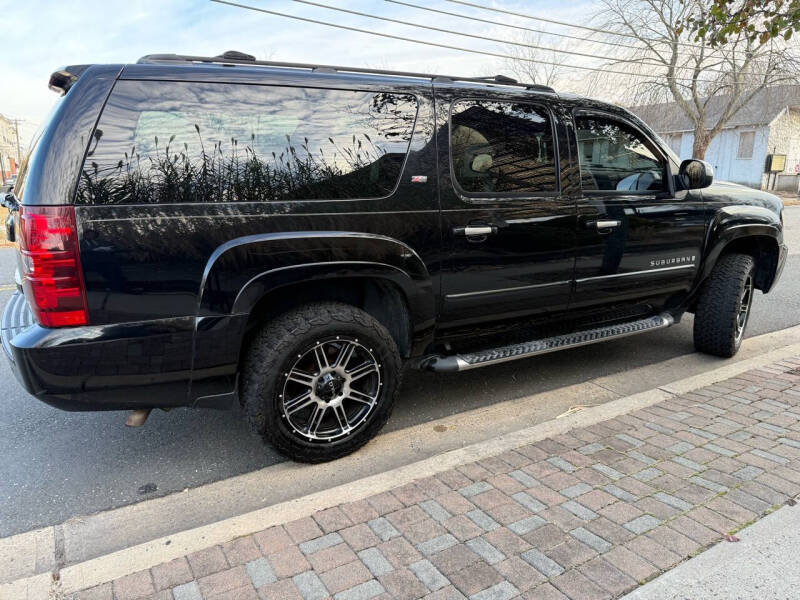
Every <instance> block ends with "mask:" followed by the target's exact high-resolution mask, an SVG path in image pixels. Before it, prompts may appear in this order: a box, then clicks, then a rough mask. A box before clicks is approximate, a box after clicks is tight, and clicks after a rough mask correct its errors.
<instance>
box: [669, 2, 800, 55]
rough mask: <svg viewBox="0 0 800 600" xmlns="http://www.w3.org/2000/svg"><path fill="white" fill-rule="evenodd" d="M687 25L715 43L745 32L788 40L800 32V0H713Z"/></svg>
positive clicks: (761, 38)
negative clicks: (796, 32)
mask: <svg viewBox="0 0 800 600" xmlns="http://www.w3.org/2000/svg"><path fill="white" fill-rule="evenodd" d="M684 26H685V27H686V29H687V30H688V31H690V32H692V33H694V34H696V36H697V39H698V40H705V41H706V42H708V43H709V44H711V45H712V46H718V45H720V44H726V43H727V42H728V39H729V38H730V37H731V36H736V35H742V34H744V35H746V36H747V37H748V38H749V39H750V40H751V41H759V42H761V43H764V42H766V41H767V40H769V39H772V38H777V37H783V38H784V39H786V40H788V39H789V38H791V37H792V34H793V33H794V32H795V31H800V0H711V2H710V6H708V8H707V10H705V11H703V12H701V13H700V14H698V15H692V16H690V17H689V18H687V19H686V22H685V23H684Z"/></svg>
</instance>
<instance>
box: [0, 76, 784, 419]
mask: <svg viewBox="0 0 800 600" xmlns="http://www.w3.org/2000/svg"><path fill="white" fill-rule="evenodd" d="M120 70H121V71H120ZM117 76H119V77H118V78H119V80H123V81H125V82H126V85H121V86H119V90H118V91H119V92H120V93H124V92H125V90H131V89H136V86H131V85H127V84H128V83H135V82H137V81H139V82H149V83H153V82H158V81H162V80H163V81H169V82H183V83H186V84H192V83H200V82H202V83H226V84H242V85H257V86H298V87H312V88H333V89H339V90H360V91H370V92H392V93H399V94H409V95H413V96H414V97H415V98H416V99H417V102H418V112H417V115H416V121H415V123H414V132H413V137H412V139H411V141H410V149H409V153H408V156H407V158H406V161H405V164H404V165H403V170H402V173H401V175H400V177H399V182H398V184H397V186H396V188H395V189H394V190H393V191H392V192H391V193H390V194H388V195H386V196H384V197H379V198H370V199H362V198H353V199H339V200H334V199H317V200H278V201H273V202H248V201H236V202H217V201H213V202H207V203H195V202H188V203H187V202H183V203H158V204H156V203H153V204H150V203H139V204H106V205H103V204H93V203H88V202H85V201H82V202H80V203H78V204H77V205H76V216H77V222H78V229H79V236H80V240H81V261H82V266H83V271H84V280H85V282H86V289H87V301H88V304H89V315H90V323H91V325H89V326H86V327H78V328H68V329H56V330H48V329H45V328H42V327H39V326H33V327H31V328H29V329H28V330H26V331H24V332H23V333H21V334H19V335H17V336H16V337H15V338H14V339H13V340H10V346H11V348H12V354H13V357H12V359H13V361H14V363H15V371H16V372H17V373H18V376H19V377H20V379H21V381H22V382H23V383H24V385H25V387H26V389H28V390H29V391H30V392H31V393H32V394H34V395H36V396H37V397H39V398H41V399H43V400H44V401H47V402H50V403H52V404H55V405H57V406H60V407H62V408H67V409H80V410H83V409H120V408H131V407H142V406H176V405H198V406H224V405H229V404H230V402H232V401H233V400H234V399H235V397H236V385H237V373H238V366H239V361H240V359H241V352H242V348H243V345H244V344H245V343H246V340H247V335H248V333H249V332H250V331H251V330H252V328H253V327H254V326H256V325H257V324H258V322H259V321H258V319H259V317H260V316H263V314H267V315H268V314H270V311H271V310H280V309H281V307H285V306H287V305H288V304H290V303H291V302H292V301H293V300H294V299H296V298H302V299H306V300H307V299H309V298H314V297H317V296H319V297H324V298H331V297H332V298H341V297H346V298H351V297H352V299H353V301H354V302H360V303H362V305H363V306H365V307H367V308H368V309H370V310H374V311H375V314H376V315H378V316H379V318H382V319H383V320H384V323H385V324H386V325H387V327H389V328H390V330H391V331H392V333H393V335H395V337H396V339H397V340H398V344H399V346H400V347H401V349H402V351H403V352H404V354H405V356H406V357H408V358H417V357H420V356H423V355H425V354H426V353H430V352H432V351H435V350H437V349H440V348H442V347H443V346H444V345H445V344H447V343H448V342H451V341H457V340H462V339H470V340H471V341H472V342H473V343H477V344H479V343H480V340H481V339H484V340H487V341H486V342H485V343H487V344H488V343H489V342H488V339H489V338H488V337H486V336H488V335H490V334H494V333H496V332H497V331H499V330H502V329H517V328H519V327H524V326H527V325H529V324H531V323H546V324H549V325H554V324H555V325H558V326H560V327H561V328H562V329H570V328H575V327H578V326H579V325H576V324H579V323H581V322H582V321H584V322H585V320H586V319H591V320H593V322H597V321H603V320H606V321H608V320H614V319H620V318H625V315H633V314H636V315H643V314H654V313H657V312H660V311H662V310H665V309H667V310H670V311H672V312H673V314H674V315H675V316H676V317H677V318H679V317H680V314H681V313H682V312H683V311H684V310H687V309H690V308H691V304H692V300H693V297H694V295H695V293H696V291H697V289H698V286H699V285H700V283H701V282H702V280H703V279H704V277H706V276H707V274H708V273H709V272H710V270H711V268H713V264H714V262H715V261H716V260H717V258H718V257H719V255H720V253H721V252H723V251H724V250H725V248H726V246H727V245H728V244H730V243H738V244H743V243H744V244H746V243H750V242H753V243H757V244H759V248H760V252H761V253H762V254H763V256H762V257H761V258H760V262H759V265H763V272H764V273H765V275H763V277H762V279H761V280H760V281H759V282H757V283H759V284H760V287H762V289H764V291H768V290H769V288H770V287H771V286H772V285H773V283H774V281H775V279H776V278H777V276H778V275H779V274H780V269H781V267H782V264H783V261H784V260H785V246H783V238H782V223H781V217H780V211H781V206H780V202H779V201H778V200H777V199H776V198H774V196H771V195H769V194H763V193H760V192H755V191H753V190H749V189H745V188H739V187H735V186H726V185H720V184H715V185H713V186H711V187H710V188H707V189H704V190H686V189H683V186H682V184H681V181H680V178H679V177H677V173H678V169H679V165H678V164H677V162H676V161H675V159H674V157H672V156H671V155H670V153H669V151H668V150H667V149H666V148H665V147H664V145H663V144H662V143H661V142H660V141H658V140H657V138H656V136H655V135H654V134H653V133H652V132H651V131H650V130H649V129H648V128H647V126H646V125H645V124H643V123H641V122H640V121H638V120H637V119H636V118H635V117H633V116H632V115H630V114H629V113H627V112H626V111H624V110H623V109H620V108H617V107H612V106H609V105H606V104H603V103H598V102H593V101H590V100H586V99H580V98H573V97H563V96H558V95H556V94H554V93H548V92H545V91H528V90H524V89H522V88H512V87H505V86H494V85H485V84H479V83H467V82H452V81H435V82H433V83H431V82H430V81H426V80H421V79H418V78H412V77H397V76H386V75H380V76H376V75H365V74H340V73H323V72H310V71H307V70H301V69H277V68H268V67H247V66H235V67H223V66H221V65H211V64H203V65H152V64H143V65H129V66H126V67H124V68H122V69H121V68H120V67H119V66H113V65H112V66H106V67H90V68H89V69H88V70H87V71H85V72H84V73H83V74H82V75H81V77H80V78H79V79H78V81H77V82H76V83H75V84H74V85H73V86H72V88H71V89H70V91H69V92H68V93H67V95H66V96H65V98H64V99H63V100H62V101H61V105H60V106H59V108H58V110H57V111H56V113H55V115H54V117H53V120H52V122H51V124H50V126H49V127H48V128H47V130H46V131H45V133H44V136H43V137H42V141H41V142H40V143H39V145H38V146H37V148H36V150H35V152H34V155H33V158H32V159H31V161H30V165H31V166H30V170H29V175H28V180H27V182H26V183H25V187H24V188H23V190H22V191H21V196H22V201H23V203H25V204H63V203H69V202H72V200H73V197H74V195H75V190H76V188H77V181H78V173H79V172H80V169H81V164H82V163H83V160H84V156H85V154H86V153H87V150H88V151H90V152H91V143H92V142H96V141H97V138H96V137H95V136H94V135H93V128H94V127H95V123H97V121H98V118H99V117H100V113H101V109H102V106H103V104H104V103H105V102H106V101H107V99H108V97H109V94H112V98H113V94H115V93H117V91H113V92H112V91H111V90H112V86H113V85H114V80H115V79H116V78H117ZM139 89H144V88H141V87H140V88H139ZM231 89H233V88H231ZM460 99H478V100H481V99H483V100H491V101H493V102H511V103H529V104H532V105H535V106H536V107H537V110H539V109H540V110H541V111H542V112H543V113H544V114H546V115H547V117H548V119H549V120H550V124H551V126H552V131H553V135H554V139H555V148H554V150H555V159H556V160H555V165H554V168H555V169H556V170H557V171H556V175H557V180H556V185H555V186H554V188H553V189H552V190H550V191H547V190H544V191H541V192H536V193H519V194H510V195H509V194H498V195H489V194H474V193H470V194H465V193H463V192H462V191H460V189H459V188H458V186H456V185H454V174H453V171H452V161H451V156H450V128H449V121H450V107H451V104H452V103H453V102H455V101H458V100H460ZM231 102H236V97H235V95H234V96H233V97H231ZM578 109H580V110H594V111H601V112H602V113H604V114H610V115H612V116H615V117H616V118H619V119H623V120H625V121H626V122H628V123H629V124H631V125H632V126H635V127H636V128H638V129H639V130H641V131H642V132H643V134H644V135H646V136H648V137H649V138H651V140H652V143H653V144H654V145H655V146H656V147H657V148H658V149H659V150H660V153H661V154H663V159H664V161H665V165H666V166H665V168H666V177H667V182H668V185H669V189H668V193H666V194H663V193H662V194H657V193H653V194H625V195H623V194H620V193H616V192H612V193H605V194H604V193H597V192H594V193H584V191H583V190H582V187H581V176H580V168H579V162H578V153H577V142H576V137H575V131H574V126H573V119H574V112H575V111H576V110H578ZM603 219H614V220H620V221H621V222H622V223H623V226H622V227H620V228H619V230H618V231H617V232H615V233H611V234H610V235H602V234H600V233H598V231H597V230H596V229H592V228H591V227H589V226H588V225H589V224H591V223H593V222H596V221H597V220H603ZM466 226H490V227H492V228H493V229H492V232H491V233H489V234H487V235H480V236H470V237H467V236H464V235H461V234H460V233H459V230H461V229H463V228H464V227H466ZM686 256H693V257H695V258H694V259H693V260H692V261H691V264H688V265H687V268H682V269H671V270H663V269H660V268H659V267H661V266H664V265H662V263H661V262H659V261H670V260H672V259H675V258H676V257H686ZM367 284H369V285H367Z"/></svg>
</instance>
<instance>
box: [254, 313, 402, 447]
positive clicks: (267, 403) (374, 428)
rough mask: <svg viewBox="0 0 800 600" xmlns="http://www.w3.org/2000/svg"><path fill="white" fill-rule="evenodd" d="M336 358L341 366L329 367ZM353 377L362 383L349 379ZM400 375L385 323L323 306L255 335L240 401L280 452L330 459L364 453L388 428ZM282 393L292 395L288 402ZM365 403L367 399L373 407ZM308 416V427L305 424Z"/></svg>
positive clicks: (281, 320)
mask: <svg viewBox="0 0 800 600" xmlns="http://www.w3.org/2000/svg"><path fill="white" fill-rule="evenodd" d="M350 348H352V350H349V349H350ZM347 351H350V354H349V356H347V357H346V359H347V360H345V357H344V356H343V355H344V354H346V353H347ZM353 360H360V361H362V364H360V365H357V367H352V365H349V364H348V362H347V361H353ZM308 361H310V362H308ZM320 361H324V365H325V366H324V367H323V362H320ZM336 361H338V362H341V363H343V364H341V365H333V366H331V365H329V364H328V362H331V363H333V362H336ZM371 362H372V365H370V363H371ZM301 363H302V364H301ZM312 364H313V368H312V367H309V365H312ZM316 365H319V367H317V366H316ZM362 367H363V368H362ZM330 369H334V370H330ZM312 370H314V371H316V374H315V373H312ZM328 370H330V371H328ZM364 371H366V374H364V373H363V372H364ZM355 372H359V375H358V376H357V377H358V380H356V379H352V380H351V379H350V378H352V377H356V376H355V375H353V373H355ZM290 373H292V374H293V376H290V375H289V374H290ZM401 373H402V372H401V360H400V353H399V352H398V350H397V345H396V344H395V342H394V339H393V338H392V336H391V335H390V334H389V332H388V331H387V330H386V328H385V327H383V325H381V324H380V323H379V322H378V321H377V320H375V319H374V318H373V317H372V316H370V315H369V314H367V313H366V312H364V311H363V310H360V309H358V308H355V307H354V306H350V305H348V304H343V303H340V302H317V303H311V304H306V305H303V306H300V307H298V308H295V309H293V310H291V311H289V312H287V313H284V314H283V315H280V316H279V317H277V318H275V319H273V320H272V321H270V322H268V323H267V324H266V325H264V326H263V327H262V328H261V330H260V331H258V332H257V333H256V334H255V336H254V337H253V339H252V341H251V343H250V346H249V348H248V351H247V355H246V357H245V362H244V365H243V370H242V399H243V403H244V406H245V412H246V414H247V416H248V420H249V421H250V425H251V426H252V428H253V430H254V431H256V432H257V433H259V434H261V435H263V436H264V437H265V438H266V440H267V442H269V443H270V444H271V445H272V446H273V447H274V448H275V449H276V450H278V451H279V452H280V453H281V454H283V455H285V456H287V457H288V458H291V459H293V460H296V461H299V462H325V461H329V460H334V459H336V458H340V457H342V456H345V455H347V454H350V453H351V452H354V451H355V450H357V449H359V448H360V447H361V446H363V445H364V444H366V443H367V442H368V441H369V440H370V439H372V438H373V437H374V436H375V435H376V434H377V433H378V431H380V429H381V428H382V427H383V426H384V425H385V424H386V421H388V419H389V416H390V415H391V413H392V408H393V407H394V402H395V399H396V397H397V394H398V392H399V389H400V380H401ZM295 374H296V376H297V377H300V378H302V380H303V381H302V382H301V381H299V380H298V379H295V378H294V376H295ZM326 378H327V380H326ZM351 386H352V387H351ZM364 386H366V387H364ZM356 388H359V389H356ZM284 393H285V394H286V396H287V397H288V396H289V395H292V396H293V398H292V399H287V401H286V402H284V399H283V396H284ZM356 394H361V395H360V396H358V397H354V398H350V396H351V395H353V396H355V395H356ZM373 397H374V399H373ZM360 398H369V399H370V401H371V402H372V404H371V406H368V403H367V402H365V401H364V400H363V399H360ZM287 405H290V406H288V407H287ZM297 407H301V408H297ZM306 411H308V416H307V417H306ZM318 413H321V415H320V416H316V415H317V414H318ZM340 415H341V416H340ZM351 416H352V418H353V420H354V424H353V428H352V429H351V430H347V428H348V427H350V422H349V420H348V419H349V418H350V417H351ZM334 418H335V420H334ZM303 419H307V423H306V424H307V428H303V427H301V426H300V425H301V421H302V420H303ZM343 422H344V423H346V424H347V425H343V424H342V423H343ZM326 424H327V425H326ZM314 425H316V427H314ZM323 427H327V429H322V428H323ZM337 427H338V429H339V430H340V431H338V432H337ZM312 429H313V431H312ZM321 429H322V431H321V432H320V430H321ZM346 430H347V431H346ZM323 434H324V435H325V436H327V437H322V438H320V439H317V436H320V435H323Z"/></svg>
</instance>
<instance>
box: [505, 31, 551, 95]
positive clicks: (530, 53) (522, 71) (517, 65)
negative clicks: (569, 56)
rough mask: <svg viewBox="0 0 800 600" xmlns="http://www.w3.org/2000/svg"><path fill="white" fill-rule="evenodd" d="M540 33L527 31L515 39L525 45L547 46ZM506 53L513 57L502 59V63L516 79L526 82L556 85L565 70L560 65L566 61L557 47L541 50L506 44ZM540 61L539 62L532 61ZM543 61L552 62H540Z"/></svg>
mask: <svg viewBox="0 0 800 600" xmlns="http://www.w3.org/2000/svg"><path fill="white" fill-rule="evenodd" d="M542 37H543V36H542V35H541V34H534V33H528V34H525V35H523V36H520V38H519V39H517V40H515V41H516V42H518V43H519V44H527V46H547V41H546V40H545V41H544V42H543V41H542ZM506 54H508V55H510V56H513V57H514V58H507V59H504V61H503V65H504V66H505V68H506V69H508V70H509V71H511V73H513V74H514V77H515V78H516V79H519V80H520V81H524V82H526V83H538V84H541V85H549V86H551V87H553V86H555V85H557V82H558V81H559V79H560V77H561V76H563V75H564V73H565V70H564V68H562V65H563V64H564V63H565V62H566V60H565V55H563V54H560V53H559V52H558V51H557V49H555V50H554V51H550V52H548V51H542V50H538V49H536V48H531V47H526V46H519V45H515V44H508V45H507V46H506ZM534 61H541V62H534ZM543 62H546V63H552V64H542V63H543Z"/></svg>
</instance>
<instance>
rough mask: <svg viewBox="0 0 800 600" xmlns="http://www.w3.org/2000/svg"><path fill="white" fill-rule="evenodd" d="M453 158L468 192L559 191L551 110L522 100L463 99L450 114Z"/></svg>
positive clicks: (460, 183)
mask: <svg viewBox="0 0 800 600" xmlns="http://www.w3.org/2000/svg"><path fill="white" fill-rule="evenodd" d="M450 158H451V164H452V170H453V176H454V178H455V181H456V183H457V184H458V187H460V188H461V191H462V192H464V193H466V194H467V195H478V196H498V195H507V194H521V195H524V194H535V193H541V192H555V191H556V189H557V180H556V160H555V148H554V142H553V127H552V123H551V120H550V116H549V114H548V113H547V111H546V110H545V109H543V108H541V107H538V106H536V105H533V104H528V103H523V102H495V101H488V100H460V101H457V102H454V103H453V106H452V109H451V114H450Z"/></svg>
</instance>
